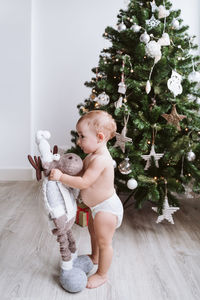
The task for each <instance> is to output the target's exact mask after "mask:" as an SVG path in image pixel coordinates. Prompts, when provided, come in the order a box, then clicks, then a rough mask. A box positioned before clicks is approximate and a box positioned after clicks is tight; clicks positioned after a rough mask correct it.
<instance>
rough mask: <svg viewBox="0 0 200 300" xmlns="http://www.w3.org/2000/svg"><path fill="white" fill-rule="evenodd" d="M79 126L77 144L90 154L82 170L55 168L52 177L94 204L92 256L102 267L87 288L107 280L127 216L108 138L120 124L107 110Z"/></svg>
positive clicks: (83, 119) (90, 115)
mask: <svg viewBox="0 0 200 300" xmlns="http://www.w3.org/2000/svg"><path fill="white" fill-rule="evenodd" d="M76 129H77V132H78V136H79V137H78V141H77V144H78V145H79V146H80V147H81V149H82V150H83V151H84V152H85V153H87V154H88V155H87V156H86V158H85V159H84V162H83V163H84V166H83V171H82V173H81V174H80V176H70V175H66V174H63V173H62V172H61V171H59V170H58V169H53V170H52V171H51V174H50V176H49V177H50V180H57V181H60V182H62V183H64V184H67V185H69V186H71V187H73V188H77V189H80V193H81V198H82V200H83V202H84V203H85V204H86V205H87V206H89V207H90V210H91V211H90V215H89V222H88V229H89V233H90V237H91V247H92V254H91V255H90V258H91V259H92V261H93V263H94V264H98V269H97V272H96V273H95V274H93V275H92V276H90V277H89V278H88V283H87V287H88V288H96V287H98V286H100V285H102V284H103V283H105V282H106V280H107V272H108V269H109V267H110V264H111V261H112V256H113V249H112V238H113V235H114V232H115V229H116V228H117V227H119V226H120V225H121V222H122V217H123V206H122V203H121V200H120V199H119V197H118V196H117V194H116V192H115V189H114V167H113V160H112V157H111V155H110V153H109V151H108V149H107V141H108V140H110V139H112V138H113V137H114V136H115V133H116V123H115V121H114V120H113V118H112V116H111V115H109V114H108V113H107V112H105V111H101V110H93V111H90V112H89V113H87V114H85V115H83V116H82V117H81V118H80V119H79V121H78V122H77V125H76Z"/></svg>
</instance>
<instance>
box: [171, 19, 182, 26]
mask: <svg viewBox="0 0 200 300" xmlns="http://www.w3.org/2000/svg"><path fill="white" fill-rule="evenodd" d="M179 26H180V24H179V21H178V20H177V19H176V18H174V19H173V20H172V27H173V29H179Z"/></svg>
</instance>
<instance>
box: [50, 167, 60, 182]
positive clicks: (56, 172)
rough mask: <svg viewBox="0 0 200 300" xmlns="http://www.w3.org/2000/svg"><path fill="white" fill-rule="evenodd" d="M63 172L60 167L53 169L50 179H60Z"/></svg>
mask: <svg viewBox="0 0 200 300" xmlns="http://www.w3.org/2000/svg"><path fill="white" fill-rule="evenodd" d="M62 174H63V173H62V172H61V171H60V170H58V169H52V170H51V173H50V175H49V180H55V181H59V180H60V177H61V176H62Z"/></svg>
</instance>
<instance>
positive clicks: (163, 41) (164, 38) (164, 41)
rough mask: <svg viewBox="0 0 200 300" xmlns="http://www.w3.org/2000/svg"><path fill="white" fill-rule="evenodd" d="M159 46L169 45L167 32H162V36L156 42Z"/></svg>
mask: <svg viewBox="0 0 200 300" xmlns="http://www.w3.org/2000/svg"><path fill="white" fill-rule="evenodd" d="M157 43H158V44H159V45H160V46H169V45H170V38H169V34H168V33H166V32H164V33H163V35H162V37H161V38H160V39H159V40H158V42H157Z"/></svg>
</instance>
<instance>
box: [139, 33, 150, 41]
mask: <svg viewBox="0 0 200 300" xmlns="http://www.w3.org/2000/svg"><path fill="white" fill-rule="evenodd" d="M149 41H150V36H149V35H148V33H147V32H146V31H145V32H144V33H143V34H141V36H140V42H142V43H145V44H147V43H148V42H149Z"/></svg>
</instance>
